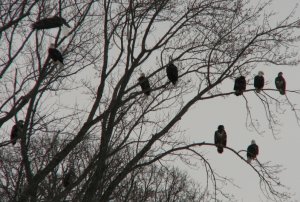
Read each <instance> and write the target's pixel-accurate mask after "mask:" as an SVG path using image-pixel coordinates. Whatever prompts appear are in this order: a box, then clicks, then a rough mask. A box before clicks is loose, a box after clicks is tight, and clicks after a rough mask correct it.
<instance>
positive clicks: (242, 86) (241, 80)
mask: <svg viewBox="0 0 300 202" xmlns="http://www.w3.org/2000/svg"><path fill="white" fill-rule="evenodd" d="M233 90H235V93H234V94H235V95H236V96H239V95H242V94H243V92H244V91H245V90H246V79H245V77H244V76H240V77H238V78H236V79H235V81H234V87H233Z"/></svg>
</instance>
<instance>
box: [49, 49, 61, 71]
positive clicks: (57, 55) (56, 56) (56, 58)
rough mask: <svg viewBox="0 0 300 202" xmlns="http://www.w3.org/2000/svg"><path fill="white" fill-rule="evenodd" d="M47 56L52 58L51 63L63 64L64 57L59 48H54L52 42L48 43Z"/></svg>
mask: <svg viewBox="0 0 300 202" xmlns="http://www.w3.org/2000/svg"><path fill="white" fill-rule="evenodd" d="M48 54H49V57H50V58H51V59H52V60H53V63H54V64H56V65H59V66H60V67H63V66H64V58H63V56H62V54H61V52H60V51H59V50H57V49H56V48H55V45H54V44H53V43H51V44H50V47H49V48H48Z"/></svg>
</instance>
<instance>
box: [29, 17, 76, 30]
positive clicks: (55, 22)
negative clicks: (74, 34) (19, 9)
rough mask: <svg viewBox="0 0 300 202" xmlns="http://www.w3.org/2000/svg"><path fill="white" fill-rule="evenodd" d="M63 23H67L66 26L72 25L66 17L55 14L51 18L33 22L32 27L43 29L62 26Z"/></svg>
mask: <svg viewBox="0 0 300 202" xmlns="http://www.w3.org/2000/svg"><path fill="white" fill-rule="evenodd" d="M62 25H65V26H67V27H69V28H71V27H70V25H69V24H68V23H67V21H66V20H65V19H64V18H62V17H59V16H53V17H50V18H44V19H41V20H39V21H37V22H35V23H33V24H32V25H31V27H32V29H35V30H41V29H51V28H56V27H61V26H62Z"/></svg>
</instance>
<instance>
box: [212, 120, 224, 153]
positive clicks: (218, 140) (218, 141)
mask: <svg viewBox="0 0 300 202" xmlns="http://www.w3.org/2000/svg"><path fill="white" fill-rule="evenodd" d="M226 143H227V134H226V131H225V128H224V126H223V125H219V126H218V130H217V131H216V132H215V145H216V146H217V148H218V152H219V153H220V154H221V153H223V147H226Z"/></svg>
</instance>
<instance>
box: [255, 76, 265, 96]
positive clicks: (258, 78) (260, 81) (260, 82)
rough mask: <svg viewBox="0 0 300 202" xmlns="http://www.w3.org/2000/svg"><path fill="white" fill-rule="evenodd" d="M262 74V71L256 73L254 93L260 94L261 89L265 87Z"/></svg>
mask: <svg viewBox="0 0 300 202" xmlns="http://www.w3.org/2000/svg"><path fill="white" fill-rule="evenodd" d="M263 75H264V73H263V72H262V71H259V72H258V75H256V76H255V77H254V88H255V89H256V92H258V93H259V92H260V91H261V89H263V87H264V85H265V79H264V76H263Z"/></svg>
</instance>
